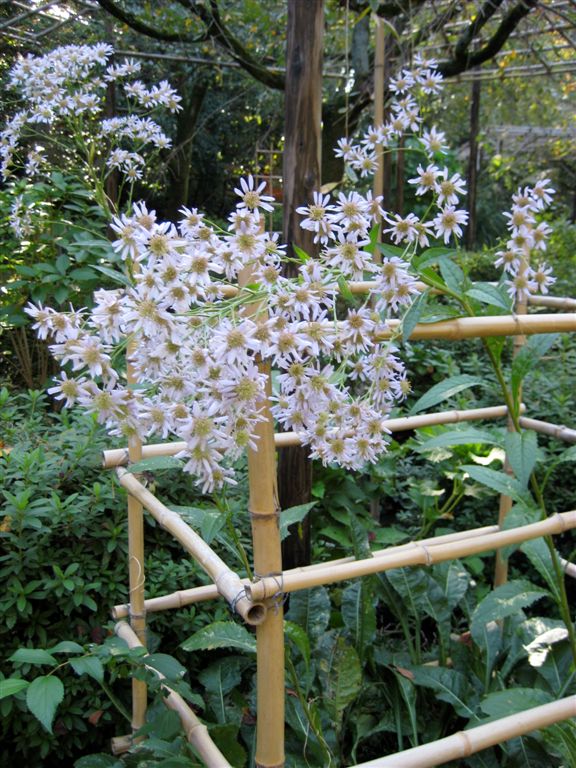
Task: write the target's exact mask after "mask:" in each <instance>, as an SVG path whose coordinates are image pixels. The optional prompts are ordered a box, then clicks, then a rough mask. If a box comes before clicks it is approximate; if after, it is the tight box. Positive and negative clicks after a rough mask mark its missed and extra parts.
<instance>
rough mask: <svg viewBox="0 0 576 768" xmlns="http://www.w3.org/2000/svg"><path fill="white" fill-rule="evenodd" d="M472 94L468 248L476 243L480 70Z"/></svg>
mask: <svg viewBox="0 0 576 768" xmlns="http://www.w3.org/2000/svg"><path fill="white" fill-rule="evenodd" d="M475 73H476V77H474V79H473V80H472V90H471V95H470V139H469V146H470V157H469V159H468V179H467V183H466V186H467V188H468V227H467V228H466V248H468V249H469V250H472V249H473V248H474V245H475V244H476V230H477V224H476V222H477V217H476V199H477V190H478V156H479V151H478V149H479V148H478V129H479V127H480V79H479V77H478V75H479V74H480V70H479V69H476V70H475Z"/></svg>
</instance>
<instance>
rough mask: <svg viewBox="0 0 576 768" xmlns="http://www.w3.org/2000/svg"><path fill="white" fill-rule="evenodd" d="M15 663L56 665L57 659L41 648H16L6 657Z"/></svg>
mask: <svg viewBox="0 0 576 768" xmlns="http://www.w3.org/2000/svg"><path fill="white" fill-rule="evenodd" d="M8 660H9V661H13V662H15V663H17V664H39V665H42V664H49V665H50V666H54V667H56V666H57V665H58V660H57V659H56V657H55V656H52V655H51V654H50V653H48V651H45V650H43V649H42V648H18V650H17V651H15V652H14V653H13V654H12V656H10V658H9V659H8Z"/></svg>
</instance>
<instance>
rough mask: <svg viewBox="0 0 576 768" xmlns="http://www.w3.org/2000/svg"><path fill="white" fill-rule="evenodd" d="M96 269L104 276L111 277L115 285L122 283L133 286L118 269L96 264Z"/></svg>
mask: <svg viewBox="0 0 576 768" xmlns="http://www.w3.org/2000/svg"><path fill="white" fill-rule="evenodd" d="M94 269H97V270H98V272H102V274H103V275H106V277H109V278H110V279H111V280H113V281H114V282H115V283H121V284H122V285H126V286H129V285H131V283H130V280H129V279H128V278H127V277H126V275H125V274H124V273H123V272H118V271H117V270H116V269H110V268H109V267H102V266H101V265H100V264H95V265H94Z"/></svg>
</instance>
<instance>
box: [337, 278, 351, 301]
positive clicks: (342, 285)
mask: <svg viewBox="0 0 576 768" xmlns="http://www.w3.org/2000/svg"><path fill="white" fill-rule="evenodd" d="M338 290H339V291H340V295H341V296H342V298H343V299H344V300H345V301H347V302H348V303H354V294H353V293H352V291H351V290H350V286H349V285H348V282H347V281H346V279H345V278H343V277H339V278H338Z"/></svg>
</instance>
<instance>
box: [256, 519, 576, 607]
mask: <svg viewBox="0 0 576 768" xmlns="http://www.w3.org/2000/svg"><path fill="white" fill-rule="evenodd" d="M575 527H576V511H571V512H562V513H559V514H556V515H552V516H551V517H549V518H547V519H546V520H542V521H540V522H538V523H531V524H530V525H524V526H520V527H519V528H512V529H510V530H508V531H496V532H494V533H487V534H485V535H483V536H477V537H474V538H473V539H471V540H469V539H464V540H463V541H455V542H450V543H447V544H440V545H436V546H429V545H426V544H422V542H415V545H414V548H413V549H410V550H406V551H403V552H394V551H391V552H390V554H389V555H382V556H381V557H370V558H366V559H363V560H355V561H354V562H352V563H343V564H340V565H332V564H331V563H326V564H324V566H323V567H322V568H320V567H319V568H316V569H315V570H314V571H312V572H308V573H307V572H306V571H301V572H300V573H298V572H296V573H294V572H293V573H290V574H284V575H283V578H282V580H281V585H280V589H281V591H282V592H284V593H287V592H295V591H296V590H298V589H309V588H310V587H318V586H321V585H324V584H332V583H334V582H336V581H344V580H346V579H353V578H357V577H359V576H367V575H368V574H372V573H382V572H383V571H388V570H391V569H392V568H404V567H406V566H409V565H435V564H436V563H442V562H444V561H446V560H454V559H456V558H461V557H468V556H469V555H476V554H478V553H480V552H486V551H488V550H492V549H501V548H502V547H507V546H509V545H510V544H518V543H520V542H523V541H529V540H530V539H536V538H539V537H540V536H549V535H553V534H557V533H561V532H563V531H567V530H570V529H571V528H575ZM278 590H279V579H278V578H277V577H275V578H270V577H268V578H263V579H261V580H260V581H256V582H254V583H252V584H250V585H249V586H247V587H246V592H247V593H248V595H249V596H250V597H251V598H252V599H253V600H255V601H258V600H265V599H266V598H267V597H271V596H272V595H275V594H277V593H278Z"/></svg>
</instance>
